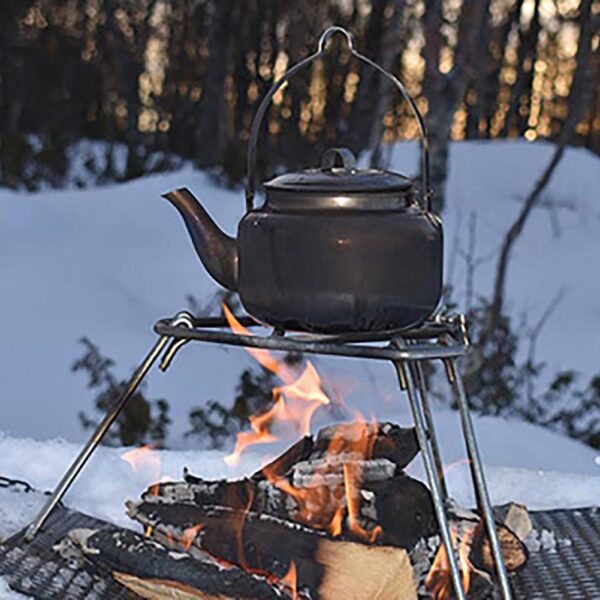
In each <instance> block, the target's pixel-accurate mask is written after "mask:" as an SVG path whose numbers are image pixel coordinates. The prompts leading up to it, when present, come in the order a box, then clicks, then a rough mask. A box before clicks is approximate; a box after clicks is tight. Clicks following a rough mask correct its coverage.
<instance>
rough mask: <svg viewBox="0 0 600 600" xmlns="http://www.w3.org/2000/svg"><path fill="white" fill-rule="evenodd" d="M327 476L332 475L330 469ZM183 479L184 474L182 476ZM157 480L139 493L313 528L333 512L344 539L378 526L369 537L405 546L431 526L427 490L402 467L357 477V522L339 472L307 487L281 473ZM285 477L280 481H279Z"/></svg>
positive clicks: (155, 501)
mask: <svg viewBox="0 0 600 600" xmlns="http://www.w3.org/2000/svg"><path fill="white" fill-rule="evenodd" d="M332 478H333V475H332ZM188 479H189V478H188ZM193 481H194V482H195V483H187V482H177V483H171V482H169V483H162V484H159V485H156V486H152V487H151V488H150V489H149V490H148V491H147V492H145V493H144V494H143V496H142V500H143V502H144V503H145V504H147V505H148V506H150V505H165V506H167V505H172V506H183V505H189V506H195V507H199V508H208V507H217V508H224V507H226V508H229V509H233V510H250V511H252V512H255V513H257V514H264V515H269V516H272V517H275V518H279V519H283V520H286V521H293V522H296V523H301V524H303V525H307V526H309V527H312V528H314V529H319V530H325V529H328V528H329V526H330V525H331V523H332V521H333V520H334V517H335V515H336V513H338V514H339V516H340V521H339V526H340V530H339V533H340V534H342V535H343V536H344V537H346V538H347V539H351V540H353V539H354V540H359V541H365V534H367V537H368V533H369V532H373V531H375V529H376V528H379V530H380V531H381V533H380V534H378V535H377V536H375V535H373V540H374V539H375V538H376V539H377V541H379V542H381V543H384V544H390V545H393V546H399V547H401V548H407V549H410V548H411V547H412V546H413V545H414V544H415V543H416V542H417V541H418V540H419V539H421V538H424V537H428V536H430V535H433V534H435V533H436V532H437V522H436V520H435V512H434V508H433V501H432V499H431V494H430V492H429V490H428V489H427V487H426V486H425V485H424V484H423V483H421V482H420V481H417V480H416V479H413V478H412V477H409V476H408V475H406V474H404V473H400V474H399V475H395V476H392V477H389V478H388V479H376V480H375V481H362V482H361V483H360V485H359V486H357V487H356V488H355V489H354V490H353V492H352V494H353V497H354V498H353V499H354V507H355V511H356V512H355V513H354V515H353V516H354V517H355V518H356V519H357V522H358V523H357V524H358V527H355V528H353V527H352V523H351V522H350V519H349V510H348V499H347V497H346V488H345V485H344V480H343V475H342V474H341V472H340V475H339V476H338V475H335V478H334V479H333V481H332V480H331V479H330V480H326V478H323V479H319V482H318V483H316V484H315V485H312V486H308V487H301V486H293V485H292V483H290V482H288V480H286V479H282V480H280V481H278V482H276V483H274V484H272V483H270V482H269V481H260V482H258V483H256V482H254V481H253V480H251V479H242V480H238V481H225V480H223V481H204V480H202V479H199V478H197V477H196V478H193ZM284 482H285V483H284Z"/></svg>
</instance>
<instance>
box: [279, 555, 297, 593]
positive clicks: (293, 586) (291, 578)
mask: <svg viewBox="0 0 600 600" xmlns="http://www.w3.org/2000/svg"><path fill="white" fill-rule="evenodd" d="M281 583H283V584H284V585H286V586H287V587H288V588H290V590H291V591H292V600H298V574H297V573H296V563H295V562H294V561H292V562H291V564H290V570H289V571H288V572H287V573H286V574H285V576H284V577H283V578H282V579H281Z"/></svg>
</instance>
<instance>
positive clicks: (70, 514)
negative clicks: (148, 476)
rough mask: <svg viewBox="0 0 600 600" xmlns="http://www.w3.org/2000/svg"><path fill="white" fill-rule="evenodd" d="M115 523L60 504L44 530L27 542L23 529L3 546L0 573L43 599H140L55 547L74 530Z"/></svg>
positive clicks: (20, 589)
mask: <svg viewBox="0 0 600 600" xmlns="http://www.w3.org/2000/svg"><path fill="white" fill-rule="evenodd" d="M79 527H89V528H93V529H113V528H114V526H113V525H110V524H109V523H106V522H104V521H100V520H98V519H94V518H92V517H89V516H87V515H84V514H82V513H79V512H76V511H72V510H67V509H65V508H62V507H57V508H56V509H55V510H54V512H53V513H52V515H50V517H49V518H48V520H47V521H46V524H45V525H44V529H43V531H41V532H40V533H39V534H38V535H37V536H36V537H35V539H34V540H33V541H32V542H30V543H26V542H25V541H24V540H23V535H24V533H25V531H21V532H19V533H17V534H16V535H14V536H13V537H11V538H9V539H8V540H6V541H5V542H4V543H3V544H1V545H0V575H1V576H3V577H4V578H5V579H6V580H7V581H8V583H9V585H10V586H11V587H12V588H13V589H14V590H16V591H18V592H22V593H23V594H26V595H27V596H30V597H33V598H37V599H40V600H41V599H43V600H54V599H59V598H60V599H61V600H83V599H84V598H85V599H86V600H109V599H110V600H113V599H114V600H139V596H138V595H137V594H133V593H131V592H130V591H128V590H127V589H126V588H124V587H123V586H122V585H120V584H119V583H117V582H116V581H115V580H114V579H113V578H112V577H111V576H110V574H109V572H108V571H105V570H103V569H102V568H100V567H98V566H97V565H93V564H92V563H90V562H88V561H85V560H84V561H79V560H78V561H75V560H67V559H64V558H62V557H61V556H60V555H59V554H58V553H56V552H55V551H54V550H53V549H52V547H53V546H54V544H56V542H58V541H59V540H60V539H62V538H63V537H65V535H66V534H67V533H68V532H69V531H71V530H72V529H77V528H79Z"/></svg>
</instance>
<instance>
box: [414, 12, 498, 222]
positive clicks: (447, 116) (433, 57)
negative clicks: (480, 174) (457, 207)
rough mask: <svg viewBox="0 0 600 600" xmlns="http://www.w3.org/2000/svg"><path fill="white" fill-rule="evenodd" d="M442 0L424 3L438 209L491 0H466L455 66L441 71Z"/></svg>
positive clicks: (429, 119)
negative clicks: (453, 135)
mask: <svg viewBox="0 0 600 600" xmlns="http://www.w3.org/2000/svg"><path fill="white" fill-rule="evenodd" d="M442 4H443V2H442V0H427V2H426V5H425V16H424V19H423V20H424V27H425V48H424V55H425V65H426V66H425V77H426V80H425V85H424V91H425V95H426V97H427V101H428V103H429V112H428V114H427V126H428V130H429V148H430V157H431V187H432V188H433V190H434V192H435V195H434V197H433V205H434V208H435V209H436V210H437V211H441V210H442V209H443V208H444V196H445V187H446V179H447V177H448V143H449V140H450V132H451V130H452V122H453V120H454V114H455V113H456V111H457V109H458V107H459V106H460V103H461V102H462V101H463V99H464V96H465V92H466V90H467V86H468V83H469V79H470V77H471V75H472V73H473V63H474V60H475V57H476V55H477V52H478V50H479V49H478V48H477V40H478V39H479V31H481V30H482V29H483V28H484V25H485V23H486V21H487V19H488V10H489V5H490V0H464V2H463V5H462V8H461V15H460V21H459V31H458V40H459V42H458V45H457V47H456V52H455V55H454V65H453V67H452V69H451V70H450V72H449V73H447V74H444V73H442V72H441V71H440V70H439V67H438V64H439V58H440V51H441V49H442V46H443V44H444V41H443V37H442V33H441V28H442V25H443V23H444V20H443V14H442Z"/></svg>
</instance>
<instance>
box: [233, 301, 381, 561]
mask: <svg viewBox="0 0 600 600" xmlns="http://www.w3.org/2000/svg"><path fill="white" fill-rule="evenodd" d="M223 311H224V313H225V317H226V319H227V322H228V323H229V326H230V327H231V329H232V330H233V331H234V332H235V333H237V334H243V335H251V334H250V333H249V331H248V330H247V329H246V328H245V327H243V326H242V325H241V324H240V323H239V321H237V320H236V318H235V317H234V315H233V314H232V312H231V311H230V310H229V308H228V307H227V306H225V305H223ZM247 350H248V352H249V353H250V354H251V355H252V356H253V357H254V358H255V359H256V360H257V361H258V362H259V363H260V364H261V365H262V366H263V367H265V368H266V369H268V370H269V371H271V372H272V373H274V374H275V375H277V377H278V378H279V379H280V380H281V381H282V382H283V384H284V385H282V386H280V387H276V388H275V389H274V390H273V398H274V399H275V403H274V404H273V406H272V407H271V408H270V409H269V410H268V411H266V412H264V413H262V414H259V415H251V416H250V418H249V421H250V427H251V431H245V432H241V433H239V434H238V436H237V439H236V444H235V448H234V450H233V452H232V453H231V454H230V455H229V456H227V457H226V458H225V461H226V462H227V463H228V464H230V465H233V464H236V463H237V462H238V461H239V458H240V455H241V454H242V452H243V451H244V450H245V449H246V448H248V447H249V446H252V445H254V444H266V443H270V442H275V441H277V440H278V436H277V434H278V433H280V431H281V430H285V431H290V429H291V430H292V431H293V433H294V434H295V435H296V436H304V435H308V434H309V433H310V423H311V419H312V417H313V415H314V413H315V411H316V410H318V409H319V407H321V406H324V405H327V404H330V399H329V397H328V396H327V394H326V393H325V392H324V390H323V384H322V382H321V378H320V377H319V374H318V373H317V371H316V369H315V367H314V366H313V364H312V363H311V362H310V361H307V362H306V365H305V368H304V370H303V371H302V373H301V374H300V376H298V374H297V372H296V371H295V370H294V369H292V368H290V366H289V365H287V364H286V363H285V362H283V361H280V360H278V359H276V358H274V357H273V356H272V355H271V353H270V352H269V351H267V350H264V349H257V348H248V349H247ZM354 416H355V419H356V421H357V422H356V423H353V424H352V425H342V426H341V427H340V428H339V430H337V431H335V432H334V434H333V435H332V438H331V440H330V441H329V443H328V448H327V452H326V453H325V456H327V457H332V458H333V461H332V462H331V463H329V462H328V461H327V460H324V461H323V463H322V465H319V466H318V468H316V470H315V471H314V472H313V473H312V474H311V476H310V478H309V479H310V480H308V481H303V482H302V484H301V485H298V484H297V483H295V484H294V485H293V484H292V483H291V482H290V481H289V480H288V479H287V478H286V477H285V476H283V475H282V474H281V473H278V472H277V471H276V467H275V465H273V466H272V467H269V466H267V467H265V468H263V474H264V475H265V477H266V478H267V479H268V480H269V481H270V482H271V483H272V484H273V485H274V486H275V487H277V488H279V489H280V490H281V491H282V492H284V493H285V494H288V495H289V496H291V497H292V498H294V500H295V501H296V503H297V506H298V513H297V514H296V516H295V519H296V520H297V521H299V522H302V523H304V524H306V525H309V526H311V527H314V528H317V529H323V530H326V531H328V532H329V533H330V534H331V535H333V536H335V537H338V536H341V535H342V534H343V531H344V523H347V526H348V529H349V530H350V532H352V533H353V534H354V535H356V536H357V537H359V538H360V539H362V540H364V541H366V542H368V543H373V542H375V541H376V540H377V539H378V538H379V537H380V535H381V534H382V533H383V531H382V529H381V527H375V528H374V529H372V530H366V529H364V528H363V527H362V526H361V524H360V503H361V496H360V484H361V480H362V466H361V463H360V461H364V460H368V459H370V458H371V456H372V454H373V445H374V443H375V441H376V437H377V422H376V421H373V423H372V424H371V425H370V424H369V423H367V422H366V421H365V419H364V418H363V417H362V415H360V413H358V412H356V411H355V415H354ZM340 455H341V458H340V459H339V460H337V462H336V456H340ZM346 456H348V457H349V458H348V460H346ZM341 461H344V462H343V464H342V463H341ZM330 475H331V476H332V477H329V476H330ZM326 476H328V477H327V479H328V480H329V483H328V484H327V485H325V484H324V480H325V477H326ZM336 478H337V483H333V484H332V483H331V480H332V479H333V480H334V481H336ZM241 528H242V524H240V531H241ZM240 550H241V546H240ZM240 556H243V554H242V553H241V552H240Z"/></svg>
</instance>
